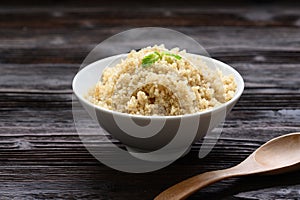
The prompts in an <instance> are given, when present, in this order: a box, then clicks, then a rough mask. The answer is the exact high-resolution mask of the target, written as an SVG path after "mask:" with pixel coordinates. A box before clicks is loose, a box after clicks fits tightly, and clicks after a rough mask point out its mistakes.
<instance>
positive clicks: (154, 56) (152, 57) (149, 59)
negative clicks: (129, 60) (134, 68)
mask: <svg viewBox="0 0 300 200" xmlns="http://www.w3.org/2000/svg"><path fill="white" fill-rule="evenodd" d="M159 59H161V55H160V54H159V53H158V52H156V51H155V52H154V53H151V54H149V55H147V56H145V57H144V58H143V60H142V67H148V66H150V65H152V64H154V63H155V62H156V61H158V60H159Z"/></svg>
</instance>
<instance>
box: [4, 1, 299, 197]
mask: <svg viewBox="0 0 300 200" xmlns="http://www.w3.org/2000/svg"><path fill="white" fill-rule="evenodd" d="M244 3H245V4H244V5H241V1H230V2H229V3H224V2H223V3H221V2H215V1H212V2H211V3H209V2H208V3H193V2H188V1H184V2H179V3H178V2H171V1H169V2H162V1H151V2H146V3H144V5H143V4H142V2H139V3H138V4H135V3H133V2H125V1H124V2H122V1H120V2H119V3H112V2H105V3H98V4H95V2H93V1H87V2H83V1H82V2H75V3H74V2H71V1H43V4H42V3H41V2H39V1H29V2H28V1H26V3H25V2H22V4H21V3H18V2H17V1H16V2H14V1H9V2H6V3H1V4H2V6H0V94H1V95H0V113H1V116H0V199H1V200H2V199H22V200H23V199H132V200H134V199H152V198H153V197H154V196H155V195H157V194H158V193H159V192H161V191H162V190H163V189H165V188H167V187H169V186H171V185H173V184H175V183H177V182H178V181H181V180H183V179H185V178H188V177H190V176H192V175H195V174H198V173H202V172H205V171H209V170H217V169H222V168H227V167H230V166H233V165H235V164H237V163H239V162H240V161H242V160H243V159H244V158H246V157H247V156H248V155H249V154H250V153H252V152H253V151H254V150H255V149H256V148H258V147H259V146H260V145H261V144H263V143H264V142H266V141H268V140H270V139H272V138H274V137H276V136H279V135H282V134H286V133H291V132H297V131H298V132H299V131H300V125H299V122H300V89H299V88H300V87H299V86H300V7H299V5H295V4H292V3H284V4H282V3H280V2H278V1H266V2H263V3H261V2H260V1H254V2H252V1H245V2H244ZM142 26H160V27H167V28H172V29H175V30H178V31H181V32H183V33H185V34H187V35H189V36H191V37H193V38H195V39H196V40H197V41H198V42H200V43H201V44H202V45H203V46H204V47H205V48H206V49H207V50H208V52H209V53H210V54H211V56H212V57H214V58H216V59H219V60H221V61H223V62H226V63H228V64H230V65H232V66H233V67H235V68H236V69H237V70H238V71H239V72H240V73H241V74H242V76H243V77H244V80H245V83H246V87H245V91H244V93H243V95H242V97H241V99H240V101H239V102H238V104H237V105H236V106H235V107H234V109H233V110H232V112H231V113H230V114H229V116H228V118H227V120H226V123H225V126H224V130H223V133H222V135H221V138H220V140H219V141H218V143H217V145H216V146H215V148H214V149H213V151H212V152H211V153H210V154H209V155H208V156H207V157H205V158H204V159H201V160H200V159H199V158H198V157H197V153H198V150H199V147H200V144H201V143H197V144H195V145H194V146H193V148H192V151H191V153H189V154H188V155H187V156H185V157H184V158H181V159H179V160H178V161H176V162H175V163H173V164H171V165H170V166H168V167H166V168H164V169H161V170H159V171H155V172H151V173H145V174H128V173H123V172H119V171H116V170H113V169H110V168H108V167H106V166H104V165H103V164H101V163H100V162H98V161H97V160H96V159H95V158H93V156H91V155H90V154H89V153H88V152H87V150H86V149H85V148H84V146H83V145H82V143H81V141H80V139H79V137H78V135H77V132H76V130H75V127H74V123H73V117H72V109H71V106H72V89H71V81H72V78H73V77H74V75H75V74H76V72H77V71H78V69H79V66H80V64H81V62H82V61H83V59H84V57H85V56H86V55H87V54H88V52H89V51H90V50H91V49H92V48H93V47H95V45H97V44H98V43H99V42H101V41H102V40H104V39H106V38H107V37H109V36H112V35H113V34H116V33H118V32H120V31H123V30H127V29H130V28H134V27H142ZM114 142H115V143H118V141H114ZM190 199H263V200H266V199H300V171H296V172H293V173H289V174H284V175H276V176H249V177H242V178H232V179H228V180H224V181H221V182H219V183H216V184H214V185H212V186H209V187H207V188H205V189H203V190H201V191H199V192H197V193H196V194H195V195H193V196H192V197H190Z"/></svg>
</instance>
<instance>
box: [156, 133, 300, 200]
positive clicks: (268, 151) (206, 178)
mask: <svg viewBox="0 0 300 200" xmlns="http://www.w3.org/2000/svg"><path fill="white" fill-rule="evenodd" d="M299 168H300V132H299V133H291V134H287V135H283V136H280V137H277V138H274V139H272V140H270V141H269V142H267V143H265V144H264V145H262V146H261V147H259V148H258V149H257V150H256V151H254V152H253V153H252V154H251V155H250V156H249V157H248V158H246V160H244V161H243V162H241V163H240V164H238V165H236V166H234V167H231V168H228V169H223V170H217V171H211V172H206V173H203V174H200V175H197V176H194V177H191V178H189V179H187V180H185V181H182V182H180V183H178V184H176V185H174V186H172V187H170V188H168V189H167V190H165V191H164V192H162V193H160V194H159V195H158V196H157V197H156V198H155V200H163V199H164V200H178V199H185V198H187V197H188V196H190V195H191V194H193V193H195V192H196V191H197V190H199V189H201V188H203V187H206V186H208V185H210V184H212V183H215V182H217V181H220V180H223V179H225V178H229V177H236V176H243V175H249V174H257V173H268V174H278V173H284V172H288V171H292V170H296V169H299Z"/></svg>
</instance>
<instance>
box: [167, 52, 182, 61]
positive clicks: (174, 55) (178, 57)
mask: <svg viewBox="0 0 300 200" xmlns="http://www.w3.org/2000/svg"><path fill="white" fill-rule="evenodd" d="M163 54H164V55H166V56H172V57H174V58H176V59H177V60H180V59H181V56H179V55H177V54H173V53H169V52H167V51H165V52H163Z"/></svg>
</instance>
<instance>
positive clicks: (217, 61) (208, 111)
mask: <svg viewBox="0 0 300 200" xmlns="http://www.w3.org/2000/svg"><path fill="white" fill-rule="evenodd" d="M190 54H192V53H190ZM122 55H126V54H118V55H114V56H110V57H106V58H103V59H100V60H97V61H95V62H92V63H90V64H88V65H87V66H85V67H84V68H83V69H80V70H79V71H78V72H77V73H76V75H75V76H74V78H73V81H72V90H73V93H74V94H75V96H76V97H77V98H78V100H79V101H80V102H83V103H85V104H86V105H88V106H89V107H92V108H93V109H95V110H100V111H104V112H108V113H111V114H113V115H119V116H123V117H130V118H135V119H177V118H188V117H194V116H200V115H205V114H208V113H212V112H216V111H220V110H223V109H226V108H227V106H228V105H230V104H232V103H233V102H236V101H237V100H238V99H239V98H240V97H241V95H242V93H243V91H244V88H245V83H244V80H243V77H242V76H241V75H240V73H239V72H238V71H237V70H236V69H234V68H233V67H231V66H230V65H228V64H226V63H224V62H222V61H219V60H217V59H214V58H210V57H207V56H203V55H198V54H192V55H196V56H200V57H201V59H204V61H206V60H211V61H213V62H215V63H216V64H217V65H218V67H219V66H222V67H223V68H226V69H229V70H230V71H231V72H232V74H233V75H234V78H236V79H238V80H239V82H240V83H241V84H240V85H237V91H236V92H235V94H234V96H233V98H232V99H230V100H229V101H227V102H225V103H222V104H221V105H218V106H216V107H213V108H209V109H206V110H204V111H199V112H195V113H190V114H183V115H174V116H163V115H150V116H148V115H147V116H146V115H136V114H128V113H122V112H119V111H114V110H109V109H107V108H103V107H101V106H98V105H95V104H93V103H91V102H90V101H88V100H87V99H86V98H84V97H83V96H82V95H80V94H78V92H77V90H76V87H75V85H76V82H77V81H78V77H79V76H80V73H82V72H83V71H86V70H88V69H89V68H92V67H94V66H95V65H97V63H98V62H102V61H103V60H106V59H112V58H114V57H118V56H122ZM239 88H240V89H239Z"/></svg>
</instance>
